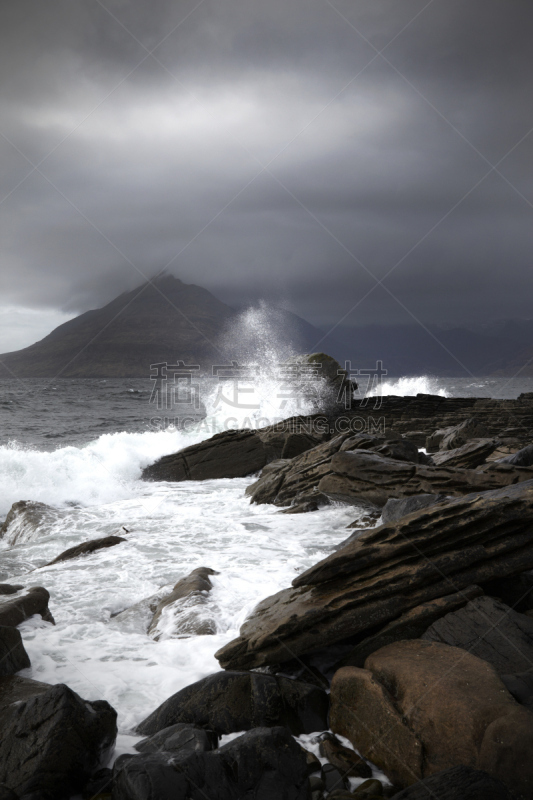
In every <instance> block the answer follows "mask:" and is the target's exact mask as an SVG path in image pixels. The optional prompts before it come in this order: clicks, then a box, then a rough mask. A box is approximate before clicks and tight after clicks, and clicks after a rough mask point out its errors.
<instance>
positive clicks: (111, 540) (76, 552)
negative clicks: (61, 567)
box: [45, 536, 127, 567]
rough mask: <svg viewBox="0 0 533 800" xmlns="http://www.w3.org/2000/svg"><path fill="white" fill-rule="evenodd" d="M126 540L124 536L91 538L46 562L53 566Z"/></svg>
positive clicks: (48, 565)
mask: <svg viewBox="0 0 533 800" xmlns="http://www.w3.org/2000/svg"><path fill="white" fill-rule="evenodd" d="M126 541H127V539H124V538H123V537H122V536H104V537H102V538H101V539H90V540H89V541H88V542H82V543H81V544H77V545H75V546H74V547H69V549H68V550H64V551H63V552H62V553H60V554H59V555H58V556H56V558H54V560H53V561H49V562H48V564H45V566H46V567H51V566H52V564H59V563H60V562H61V561H70V559H72V558H78V557H79V556H86V555H90V554H91V553H96V551H97V550H103V549H104V548H106V547H114V546H115V545H116V544H120V543H121V542H126Z"/></svg>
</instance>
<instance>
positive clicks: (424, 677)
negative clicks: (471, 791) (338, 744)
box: [330, 640, 533, 797]
mask: <svg viewBox="0 0 533 800" xmlns="http://www.w3.org/2000/svg"><path fill="white" fill-rule="evenodd" d="M330 724H331V728H332V730H333V731H334V732H335V733H339V734H342V735H343V736H347V737H348V738H349V739H350V741H351V742H352V744H353V745H354V747H355V748H357V750H358V751H359V752H360V753H361V754H362V755H363V756H364V757H365V758H368V759H369V760H370V761H372V762H373V763H374V764H376V765H377V766H378V767H380V768H381V769H383V771H384V772H385V774H386V775H387V776H388V777H389V779H390V780H391V781H392V782H393V783H394V784H395V785H398V786H410V785H411V784H413V783H416V782H417V781H418V780H420V779H422V778H427V777H428V776H430V775H433V774H435V773H438V772H441V771H442V770H444V769H448V768H450V767H456V766H458V765H464V766H468V767H473V768H475V769H480V770H483V771H485V772H488V773H489V775H491V776H492V777H494V778H496V779H498V780H501V781H502V782H504V783H506V784H507V785H508V786H509V787H510V788H511V789H512V790H514V791H516V792H517V793H518V794H523V795H524V796H525V797H531V795H532V793H533V762H532V760H531V756H530V753H531V748H532V746H533V714H532V713H531V712H529V711H527V710H526V709H524V708H523V707H521V706H519V705H518V703H516V701H515V700H514V699H513V697H512V696H511V695H510V694H509V692H508V691H507V689H506V688H505V686H504V684H503V683H502V681H501V680H500V678H499V676H498V675H497V673H496V671H495V670H494V669H493V667H491V666H490V665H489V664H488V663H487V662H485V661H482V660H481V659H480V658H477V657H476V656H473V655H472V654H471V653H467V652H465V651H463V650H459V649H458V648H455V647H449V646H448V645H444V644H440V643H437V642H426V641H421V640H412V641H406V642H397V643H395V644H392V645H389V646H387V647H384V648H382V649H381V650H378V651H377V652H375V653H373V654H372V655H371V656H369V658H368V659H367V661H366V663H365V669H359V668H357V667H344V668H343V669H341V670H339V671H338V672H337V673H336V674H335V676H334V678H333V682H332V686H331V714H330Z"/></svg>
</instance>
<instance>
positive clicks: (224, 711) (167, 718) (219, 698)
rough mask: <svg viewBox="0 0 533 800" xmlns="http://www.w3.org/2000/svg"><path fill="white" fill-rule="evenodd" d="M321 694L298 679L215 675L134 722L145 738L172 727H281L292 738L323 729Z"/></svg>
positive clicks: (324, 705)
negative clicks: (137, 724) (178, 725)
mask: <svg viewBox="0 0 533 800" xmlns="http://www.w3.org/2000/svg"><path fill="white" fill-rule="evenodd" d="M327 714H328V697H327V694H326V693H325V692H324V691H322V690H321V689H318V688H317V687H316V686H311V685H310V684H307V683H302V682H300V681H293V680H291V679H290V678H282V677H278V676H273V675H263V674H260V673H256V672H216V673H215V674H214V675H209V676H208V677H207V678H203V680H200V681H197V682H196V683H193V684H191V685H190V686H186V687H185V689H182V690H181V691H179V692H177V693H176V694H174V695H172V697H169V698H168V700H165V702H164V703H162V704H161V705H160V706H159V708H157V709H156V710H155V711H154V712H153V713H152V714H150V716H149V717H147V718H146V719H145V720H143V722H141V723H140V725H139V726H138V728H137V730H138V732H139V733H141V734H144V735H147V736H150V735H152V734H154V733H157V732H158V731H160V730H162V729H163V728H168V727H169V726H170V725H175V724H176V723H180V722H181V723H186V724H189V725H197V726H200V727H203V728H208V729H209V730H213V731H215V732H216V733H218V734H224V733H233V732H236V731H243V730H250V729H251V728H257V727H273V726H275V725H284V726H285V727H287V728H288V729H289V730H290V731H292V733H294V734H295V735H296V736H298V735H300V734H301V733H312V732H313V731H317V730H324V729H325V728H327Z"/></svg>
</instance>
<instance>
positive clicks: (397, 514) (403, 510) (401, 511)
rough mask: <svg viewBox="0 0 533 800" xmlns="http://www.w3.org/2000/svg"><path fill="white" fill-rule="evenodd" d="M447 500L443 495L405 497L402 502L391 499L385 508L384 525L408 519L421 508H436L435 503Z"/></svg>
mask: <svg viewBox="0 0 533 800" xmlns="http://www.w3.org/2000/svg"><path fill="white" fill-rule="evenodd" d="M445 499H446V496H445V495H443V494H415V495H413V496H412V497H403V498H402V499H401V500H397V499H395V498H391V499H390V500H387V502H386V503H385V505H384V506H383V510H382V512H381V519H382V520H383V524H384V525H386V524H388V523H390V522H396V521H397V520H399V519H401V518H402V517H406V516H407V514H412V513H413V512H415V511H419V510H420V509H421V508H427V507H428V506H434V505H435V503H440V502H441V501H442V500H445Z"/></svg>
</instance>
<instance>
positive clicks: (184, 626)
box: [148, 567, 218, 640]
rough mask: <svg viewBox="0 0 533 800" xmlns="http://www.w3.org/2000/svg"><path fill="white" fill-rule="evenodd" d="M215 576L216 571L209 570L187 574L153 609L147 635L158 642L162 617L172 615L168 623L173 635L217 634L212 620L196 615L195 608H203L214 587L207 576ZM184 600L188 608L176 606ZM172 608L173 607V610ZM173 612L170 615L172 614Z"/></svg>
mask: <svg viewBox="0 0 533 800" xmlns="http://www.w3.org/2000/svg"><path fill="white" fill-rule="evenodd" d="M211 575H218V572H216V570H214V569H210V567H198V568H197V569H194V570H193V571H192V572H191V573H190V575H187V576H186V577H185V578H182V579H181V580H179V581H178V582H177V583H176V585H175V586H174V588H173V590H172V592H171V593H170V594H169V595H167V596H166V597H164V598H163V599H162V600H161V601H160V602H159V603H158V604H157V606H156V608H155V611H154V616H153V617H152V621H151V622H150V625H149V627H148V634H149V635H151V636H153V637H154V639H156V640H157V639H158V638H159V636H160V635H161V631H160V629H159V626H160V625H161V623H162V615H163V614H165V609H166V615H167V617H170V616H172V620H171V621H167V627H168V625H170V626H171V628H172V631H173V632H174V633H175V634H190V635H192V634H195V635H197V636H198V635H206V634H213V633H216V623H215V621H214V620H210V619H206V618H204V617H202V616H201V615H200V616H199V615H198V614H197V613H195V606H202V605H203V604H205V602H206V598H207V595H208V594H209V592H210V591H211V589H212V588H213V584H212V583H211V580H210V576H211ZM185 599H187V600H188V602H187V605H186V606H184V605H183V604H181V605H180V604H179V601H180V600H181V601H183V600H185ZM172 607H174V608H172ZM172 612H173V613H172Z"/></svg>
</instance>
